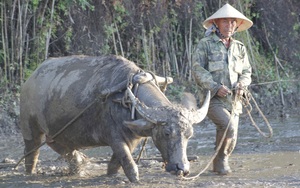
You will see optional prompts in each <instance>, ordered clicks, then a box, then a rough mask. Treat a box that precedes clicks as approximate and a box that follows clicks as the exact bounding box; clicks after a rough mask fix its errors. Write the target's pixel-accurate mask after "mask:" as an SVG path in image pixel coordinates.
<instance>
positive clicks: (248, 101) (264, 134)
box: [241, 89, 273, 138]
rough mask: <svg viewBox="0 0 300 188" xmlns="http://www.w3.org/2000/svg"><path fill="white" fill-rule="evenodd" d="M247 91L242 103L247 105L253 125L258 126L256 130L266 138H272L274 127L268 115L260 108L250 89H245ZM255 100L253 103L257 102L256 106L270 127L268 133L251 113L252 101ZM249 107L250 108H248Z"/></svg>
mask: <svg viewBox="0 0 300 188" xmlns="http://www.w3.org/2000/svg"><path fill="white" fill-rule="evenodd" d="M244 91H245V97H244V98H241V100H242V104H243V106H244V107H245V109H246V111H247V114H248V116H249V118H250V120H251V123H252V125H253V126H254V127H255V128H256V130H257V131H258V132H259V133H260V134H261V135H262V136H263V137H265V138H271V137H272V136H273V129H272V127H271V125H270V123H269V121H268V119H267V118H266V116H265V115H264V113H263V112H262V111H261V109H260V108H259V106H258V104H257V103H256V101H255V99H254V98H253V96H252V94H251V93H250V91H249V90H247V89H244ZM251 100H252V101H253V103H254V104H255V107H256V108H257V110H258V112H259V114H260V115H261V116H262V118H263V120H264V121H265V123H266V125H267V127H268V129H269V134H268V135H267V134H266V133H264V132H263V131H262V130H261V129H260V128H259V127H258V125H257V124H256V123H255V121H254V119H253V117H252V115H251V111H252V109H253V108H252V105H251V104H250V101H251ZM248 107H249V108H248Z"/></svg>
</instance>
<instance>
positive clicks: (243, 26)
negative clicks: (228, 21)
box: [203, 3, 253, 32]
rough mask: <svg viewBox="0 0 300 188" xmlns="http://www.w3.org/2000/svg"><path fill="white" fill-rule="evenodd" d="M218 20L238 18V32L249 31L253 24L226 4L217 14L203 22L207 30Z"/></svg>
mask: <svg viewBox="0 0 300 188" xmlns="http://www.w3.org/2000/svg"><path fill="white" fill-rule="evenodd" d="M217 18H236V19H237V26H238V29H237V32H239V31H244V30H247V29H249V28H250V27H251V26H252V25H253V22H252V21H251V20H249V19H248V18H247V17H246V16H244V15H243V14H242V13H241V12H239V11H238V10H236V9H235V8H233V7H232V6H231V5H229V4H228V3H226V4H225V5H224V6H223V7H222V8H220V9H219V10H218V11H217V12H215V13H214V14H213V15H211V16H210V17H209V18H207V19H206V20H205V21H204V22H203V27H204V28H205V29H207V28H209V27H210V26H211V25H212V24H213V20H214V19H217Z"/></svg>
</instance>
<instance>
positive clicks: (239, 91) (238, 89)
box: [235, 83, 244, 96]
mask: <svg viewBox="0 0 300 188" xmlns="http://www.w3.org/2000/svg"><path fill="white" fill-rule="evenodd" d="M235 89H236V93H237V94H238V95H240V96H241V95H243V94H244V90H243V85H242V84H241V83H237V84H236V87H235Z"/></svg>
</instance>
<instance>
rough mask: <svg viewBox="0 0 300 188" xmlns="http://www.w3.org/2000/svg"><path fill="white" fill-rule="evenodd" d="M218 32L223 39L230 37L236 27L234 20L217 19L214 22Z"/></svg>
mask: <svg viewBox="0 0 300 188" xmlns="http://www.w3.org/2000/svg"><path fill="white" fill-rule="evenodd" d="M215 23H216V24H217V26H218V28H219V30H220V32H221V34H222V35H224V37H225V38H229V37H231V35H233V33H234V30H235V28H236V26H237V23H236V19H235V18H219V19H216V20H215Z"/></svg>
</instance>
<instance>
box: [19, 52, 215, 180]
mask: <svg viewBox="0 0 300 188" xmlns="http://www.w3.org/2000/svg"><path fill="white" fill-rule="evenodd" d="M149 77H150V78H149ZM158 78H160V79H158ZM162 78H163V77H158V76H156V75H154V74H149V73H145V72H143V71H142V70H141V69H140V68H139V67H138V66H137V65H136V64H135V63H133V62H131V61H129V60H127V59H125V58H123V57H119V56H113V55H110V56H104V57H88V56H70V57H62V58H51V59H48V60H46V61H45V62H44V63H42V64H41V65H40V66H39V67H38V68H37V70H35V72H34V73H33V74H32V75H31V76H30V78H29V79H28V80H27V81H26V82H25V83H24V84H23V85H22V89H21V96H20V102H21V103H20V109H21V111H20V113H21V114H20V126H21V130H22V134H23V137H24V142H25V153H27V152H30V151H32V150H33V152H31V153H30V154H29V155H28V156H26V157H25V168H26V172H28V173H34V172H35V171H36V164H37V160H38V155H39V150H38V149H36V150H35V149H34V148H36V147H37V146H38V145H39V144H41V143H42V141H43V138H44V135H45V137H46V142H47V144H48V145H49V146H50V147H51V148H52V149H53V150H54V151H56V152H57V153H59V154H61V155H62V156H64V157H65V158H66V159H67V160H68V162H69V164H70V165H69V166H70V170H71V172H76V173H77V172H79V171H80V165H81V164H82V163H84V162H85V157H84V155H83V154H82V153H80V152H79V151H78V149H82V148H89V147H97V146H110V147H111V148H112V151H113V155H112V157H111V160H110V162H109V164H108V169H107V174H110V175H111V174H116V173H117V172H118V170H119V169H120V167H122V168H123V170H124V172H125V174H126V176H127V177H128V179H129V180H130V181H131V182H137V181H139V174H138V168H137V165H136V163H135V161H134V159H133V157H132V155H131V153H132V152H133V150H134V148H135V147H136V146H137V145H138V143H139V142H140V140H141V139H142V138H143V137H152V139H153V142H154V144H155V145H156V147H157V148H158V150H159V151H160V153H161V155H162V158H163V160H164V161H165V163H166V170H167V171H169V172H178V171H179V172H180V173H183V174H184V175H186V174H188V173H189V161H188V160H187V155H186V148H187V143H188V139H189V138H190V137H191V136H192V135H193V127H192V125H193V124H195V123H199V122H201V121H202V120H203V118H204V117H205V116H206V113H207V109H208V105H209V99H210V93H208V96H207V98H206V102H205V103H204V104H203V106H202V107H201V108H200V109H198V110H188V109H186V108H182V107H179V106H178V105H174V104H172V103H171V102H170V101H169V100H168V99H167V97H166V96H165V95H164V94H163V92H161V90H160V89H159V87H158V85H159V84H160V83H161V82H162V80H163V82H164V81H165V78H163V79H162ZM66 125H68V126H66Z"/></svg>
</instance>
